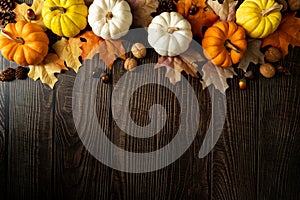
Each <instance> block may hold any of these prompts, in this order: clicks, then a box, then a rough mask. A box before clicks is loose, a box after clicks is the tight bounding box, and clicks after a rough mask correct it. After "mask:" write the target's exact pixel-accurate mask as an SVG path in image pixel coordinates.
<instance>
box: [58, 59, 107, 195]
mask: <svg viewBox="0 0 300 200" xmlns="http://www.w3.org/2000/svg"><path fill="white" fill-rule="evenodd" d="M101 66H102V67H103V64H101V63H100V62H99V58H98V57H97V56H95V57H94V59H92V60H86V61H84V63H83V66H82V67H81V68H80V70H79V73H78V74H77V75H76V77H79V76H80V77H83V78H80V79H79V78H78V79H77V80H76V81H79V83H78V82H77V83H78V85H77V86H78V87H77V86H76V85H75V86H74V84H75V72H74V71H68V72H66V73H65V74H63V75H61V82H60V83H59V85H58V87H57V90H56V97H55V102H56V107H55V134H54V137H55V142H54V144H53V145H54V146H53V148H54V171H53V176H54V196H55V197H56V198H57V199H109V197H110V183H111V179H110V174H111V170H110V168H109V167H107V166H105V165H103V164H102V163H100V162H99V161H97V159H95V158H94V157H93V156H92V155H91V154H90V153H89V152H88V150H87V149H86V147H85V146H84V145H83V143H82V141H81V138H80V137H79V135H78V131H77V130H78V129H79V130H80V131H82V130H84V129H86V130H88V127H96V129H91V130H93V131H95V130H97V128H101V129H103V131H105V133H107V134H108V135H109V134H110V122H109V121H110V120H109V119H110V91H111V85H106V84H102V83H101V82H99V84H98V87H97V85H96V86H95V88H94V87H93V86H92V83H93V81H95V79H94V78H92V71H93V70H94V69H95V68H96V67H101ZM98 80H99V79H96V81H98ZM74 87H77V88H75V89H74ZM73 89H74V90H75V91H76V94H77V95H79V98H74V97H72V91H73ZM94 92H96V94H93V93H94ZM92 94H93V95H95V96H96V98H92ZM73 101H74V102H75V103H76V102H77V104H76V105H77V106H78V107H76V109H75V110H76V113H73V111H74V109H72V102H73ZM94 105H96V106H94ZM95 110H96V111H97V113H98V115H99V116H98V119H99V121H98V122H96V123H95V124H92V123H91V122H89V121H88V122H87V121H86V120H85V119H86V116H87V115H89V114H90V113H91V112H94V111H95ZM73 114H74V115H76V117H75V118H76V119H79V121H80V120H81V121H80V124H79V125H78V126H77V127H75V123H74V117H73ZM80 116H82V118H81V117H80ZM80 127H81V128H82V129H81V128H80ZM83 133H84V134H86V135H88V137H93V136H95V135H93V134H92V133H91V132H89V131H83ZM96 134H97V133H96ZM99 134H100V132H99Z"/></svg>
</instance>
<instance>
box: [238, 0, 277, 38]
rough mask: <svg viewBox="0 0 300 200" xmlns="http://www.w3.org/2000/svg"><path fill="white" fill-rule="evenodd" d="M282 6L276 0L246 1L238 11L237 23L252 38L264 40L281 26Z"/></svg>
mask: <svg viewBox="0 0 300 200" xmlns="http://www.w3.org/2000/svg"><path fill="white" fill-rule="evenodd" d="M281 8H282V5H279V4H278V3H277V2H276V1H275V0H245V1H243V3H242V4H241V5H240V7H239V8H238V9H237V11H236V23H237V24H239V25H240V26H242V27H243V28H244V29H245V31H246V33H247V35H249V36H250V37H252V38H264V37H266V36H268V35H269V34H271V33H273V32H274V31H275V30H276V29H277V27H278V26H279V24H280V21H281V13H280V10H281Z"/></svg>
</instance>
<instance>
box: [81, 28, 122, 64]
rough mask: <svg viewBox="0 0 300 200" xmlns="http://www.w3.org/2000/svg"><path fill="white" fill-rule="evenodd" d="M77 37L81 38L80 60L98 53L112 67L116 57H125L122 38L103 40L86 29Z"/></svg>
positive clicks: (90, 57)
mask: <svg viewBox="0 0 300 200" xmlns="http://www.w3.org/2000/svg"><path fill="white" fill-rule="evenodd" d="M77 39H81V41H82V42H81V46H80V48H81V49H82V54H81V57H82V60H86V59H92V58H93V57H94V55H96V54H97V53H99V54H100V60H103V62H104V63H105V64H106V65H107V67H108V68H109V69H112V65H113V63H114V61H115V60H116V58H117V57H119V58H122V59H123V60H125V59H126V56H125V49H124V47H123V44H122V40H104V39H103V38H101V37H98V36H97V35H95V34H94V33H93V32H92V31H86V32H84V33H83V34H82V35H80V36H78V37H77Z"/></svg>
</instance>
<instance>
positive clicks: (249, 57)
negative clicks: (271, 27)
mask: <svg viewBox="0 0 300 200" xmlns="http://www.w3.org/2000/svg"><path fill="white" fill-rule="evenodd" d="M261 42H262V41H261V40H257V39H252V38H250V39H248V40H247V50H246V52H245V54H244V56H243V58H242V60H241V61H240V63H239V65H238V68H239V69H242V70H243V71H244V72H246V71H247V69H248V66H249V64H250V63H251V62H252V63H253V64H255V65H256V64H258V63H260V64H263V63H265V60H264V58H265V55H264V54H263V53H262V52H261V51H260V46H261Z"/></svg>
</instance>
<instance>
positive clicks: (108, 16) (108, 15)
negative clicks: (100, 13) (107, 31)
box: [105, 12, 114, 21]
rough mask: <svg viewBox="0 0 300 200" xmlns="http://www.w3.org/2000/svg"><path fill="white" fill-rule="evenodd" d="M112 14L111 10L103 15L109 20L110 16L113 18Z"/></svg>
mask: <svg viewBox="0 0 300 200" xmlns="http://www.w3.org/2000/svg"><path fill="white" fill-rule="evenodd" d="M113 16H114V15H113V14H112V12H108V13H106V15H105V17H106V21H107V20H111V19H112V18H113Z"/></svg>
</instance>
